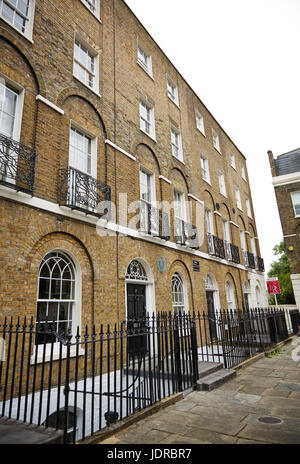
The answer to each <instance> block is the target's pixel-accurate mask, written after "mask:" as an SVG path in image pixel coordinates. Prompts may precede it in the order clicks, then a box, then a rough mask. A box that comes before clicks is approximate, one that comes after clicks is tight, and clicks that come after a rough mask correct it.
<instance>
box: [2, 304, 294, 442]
mask: <svg viewBox="0 0 300 464" xmlns="http://www.w3.org/2000/svg"><path fill="white" fill-rule="evenodd" d="M289 317H290V319H289ZM289 317H288V316H287V314H286V312H285V311H284V310H282V309H275V310H274V309H269V308H267V309H253V310H248V311H240V310H235V311H215V312H214V313H213V314H212V313H210V314H209V315H208V314H207V313H206V312H197V313H180V312H179V313H176V314H173V313H158V314H157V315H155V316H151V317H150V316H146V317H145V318H143V319H134V320H127V321H124V322H123V323H120V324H118V325H117V324H112V325H107V326H104V325H100V326H98V327H95V326H92V327H90V328H88V327H87V326H86V327H85V328H84V329H83V331H82V332H81V331H80V330H79V328H77V330H75V332H74V333H71V331H70V330H69V331H68V332H67V333H57V332H56V327H57V324H56V323H51V322H46V323H43V324H39V323H35V321H34V320H33V318H32V319H31V320H30V321H27V320H26V318H24V319H23V320H21V319H20V318H18V319H17V320H14V319H10V320H8V319H6V318H5V319H4V320H2V321H1V322H0V341H1V344H0V417H1V416H4V417H8V418H13V419H17V420H21V421H24V422H27V423H30V424H36V425H44V426H45V427H54V428H56V429H63V430H64V442H65V443H70V442H74V443H75V442H77V441H81V440H84V438H86V437H89V436H91V435H94V434H95V433H96V432H98V431H100V430H102V429H104V428H105V427H107V426H110V424H112V423H115V422H117V421H118V420H122V419H124V418H126V417H128V416H130V415H131V414H134V413H135V412H136V411H140V410H142V409H144V408H146V407H148V406H151V405H152V404H154V403H156V402H158V401H160V400H162V399H164V398H166V397H168V396H170V395H172V394H174V393H176V392H181V391H184V390H186V389H189V388H192V387H193V386H194V385H195V384H196V381H197V379H198V361H203V362H220V363H223V365H224V367H227V368H228V367H233V366H235V365H237V364H239V363H240V362H242V361H244V360H245V359H247V358H249V357H251V356H253V355H255V354H256V353H258V352H262V351H264V350H266V349H269V348H270V346H272V345H274V344H276V343H277V342H280V341H282V340H284V339H286V338H288V336H289V334H292V333H297V332H296V331H297V324H299V322H300V318H299V311H298V310H295V311H293V312H292V313H291V314H290V316H289ZM287 321H288V322H287ZM291 321H292V322H291ZM37 340H38V342H39V344H36V341H37Z"/></svg>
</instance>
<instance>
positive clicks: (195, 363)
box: [191, 313, 198, 385]
mask: <svg viewBox="0 0 300 464" xmlns="http://www.w3.org/2000/svg"><path fill="white" fill-rule="evenodd" d="M191 343H192V360H193V361H192V363H193V384H194V385H195V384H196V382H197V380H198V345H197V334H196V323H195V313H194V314H193V317H192V319H191Z"/></svg>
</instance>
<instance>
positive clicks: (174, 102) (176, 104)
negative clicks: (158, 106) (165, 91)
mask: <svg viewBox="0 0 300 464" xmlns="http://www.w3.org/2000/svg"><path fill="white" fill-rule="evenodd" d="M168 99H169V100H170V101H171V102H172V103H173V104H174V105H175V106H176V108H178V109H179V110H180V106H179V103H177V102H176V101H174V100H173V99H172V98H171V97H170V96H169V95H168Z"/></svg>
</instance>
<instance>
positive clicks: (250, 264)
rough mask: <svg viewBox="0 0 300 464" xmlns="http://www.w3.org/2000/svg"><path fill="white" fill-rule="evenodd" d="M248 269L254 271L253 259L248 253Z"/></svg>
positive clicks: (251, 254)
mask: <svg viewBox="0 0 300 464" xmlns="http://www.w3.org/2000/svg"><path fill="white" fill-rule="evenodd" d="M248 267H250V269H255V258H254V254H253V253H249V251H248Z"/></svg>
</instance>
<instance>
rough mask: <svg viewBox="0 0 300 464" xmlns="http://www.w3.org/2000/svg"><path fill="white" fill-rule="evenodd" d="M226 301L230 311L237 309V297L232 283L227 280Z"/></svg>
mask: <svg viewBox="0 0 300 464" xmlns="http://www.w3.org/2000/svg"><path fill="white" fill-rule="evenodd" d="M225 293H226V301H227V306H228V309H229V310H233V309H235V296H234V291H233V286H232V283H231V282H230V281H229V280H227V281H226V283H225Z"/></svg>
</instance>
